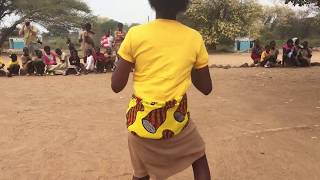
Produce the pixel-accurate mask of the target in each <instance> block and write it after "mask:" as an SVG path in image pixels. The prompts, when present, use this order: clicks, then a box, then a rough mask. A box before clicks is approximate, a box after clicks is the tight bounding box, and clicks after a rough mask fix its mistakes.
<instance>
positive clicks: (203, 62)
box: [194, 37, 209, 69]
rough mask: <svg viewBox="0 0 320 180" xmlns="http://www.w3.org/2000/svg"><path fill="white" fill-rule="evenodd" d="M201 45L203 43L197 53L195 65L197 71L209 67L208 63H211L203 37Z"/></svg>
mask: <svg viewBox="0 0 320 180" xmlns="http://www.w3.org/2000/svg"><path fill="white" fill-rule="evenodd" d="M200 43H201V45H200V49H199V50H198V52H197V58H196V62H195V64H194V68H195V69H201V68H204V67H206V66H208V61H209V55H208V51H207V48H206V46H205V44H204V41H203V39H202V37H201V41H200Z"/></svg>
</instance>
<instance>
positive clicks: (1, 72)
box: [0, 58, 7, 76]
mask: <svg viewBox="0 0 320 180" xmlns="http://www.w3.org/2000/svg"><path fill="white" fill-rule="evenodd" d="M4 66H5V64H4V63H3V61H2V60H1V58H0V76H5V75H6V74H7V73H6V72H5V71H4V70H3V69H4Z"/></svg>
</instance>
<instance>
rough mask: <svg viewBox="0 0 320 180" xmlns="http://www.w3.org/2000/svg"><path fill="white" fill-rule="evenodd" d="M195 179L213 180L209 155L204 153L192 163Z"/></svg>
mask: <svg viewBox="0 0 320 180" xmlns="http://www.w3.org/2000/svg"><path fill="white" fill-rule="evenodd" d="M192 168H193V174H194V179H195V180H211V175H210V169H209V165H208V160H207V156H206V155H204V156H203V157H202V158H200V159H198V160H197V161H195V162H194V163H193V164H192Z"/></svg>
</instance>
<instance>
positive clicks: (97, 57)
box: [94, 52, 107, 62]
mask: <svg viewBox="0 0 320 180" xmlns="http://www.w3.org/2000/svg"><path fill="white" fill-rule="evenodd" d="M94 59H95V61H100V62H107V58H106V57H105V56H104V54H103V53H101V52H97V53H96V54H95V56H94Z"/></svg>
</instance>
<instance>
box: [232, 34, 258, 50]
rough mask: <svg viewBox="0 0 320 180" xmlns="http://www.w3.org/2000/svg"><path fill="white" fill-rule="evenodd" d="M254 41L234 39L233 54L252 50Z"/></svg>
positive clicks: (246, 38)
mask: <svg viewBox="0 0 320 180" xmlns="http://www.w3.org/2000/svg"><path fill="white" fill-rule="evenodd" d="M253 45H254V39H252V38H248V37H245V38H236V39H235V44H234V51H235V52H246V51H249V50H250V49H251V48H253Z"/></svg>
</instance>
